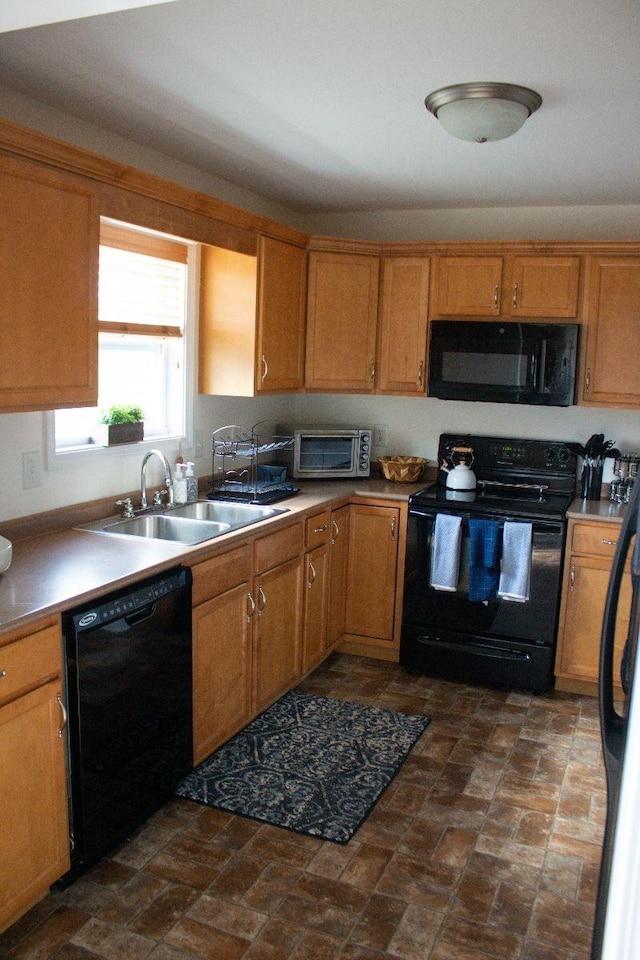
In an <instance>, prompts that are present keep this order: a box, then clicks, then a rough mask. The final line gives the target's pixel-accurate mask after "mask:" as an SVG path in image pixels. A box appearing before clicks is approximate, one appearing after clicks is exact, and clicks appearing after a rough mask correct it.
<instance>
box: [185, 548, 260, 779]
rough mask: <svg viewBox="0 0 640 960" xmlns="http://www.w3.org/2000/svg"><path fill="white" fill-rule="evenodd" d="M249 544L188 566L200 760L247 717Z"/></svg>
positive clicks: (196, 751) (249, 693)
mask: <svg viewBox="0 0 640 960" xmlns="http://www.w3.org/2000/svg"><path fill="white" fill-rule="evenodd" d="M251 572H252V570H251V546H250V545H249V544H246V545H244V546H242V547H238V548H237V549H234V550H229V551H228V552H227V553H223V554H221V555H220V556H217V557H213V558H212V559H211V560H206V561H204V562H203V563H199V564H198V565H197V566H195V567H194V568H193V603H194V608H193V625H192V629H193V754H194V762H195V763H196V764H198V763H201V762H202V761H203V760H204V759H205V758H206V757H208V756H209V755H210V754H211V753H213V751H214V750H215V749H216V748H217V747H219V746H220V744H222V743H224V742H225V740H228V739H229V737H231V736H233V734H234V733H237V731H238V730H240V729H241V728H242V727H244V726H245V725H246V724H247V723H248V722H249V720H250V719H251V717H252V702H251V696H252V683H251V678H252V672H251V659H252V658H251V633H250V623H251V621H250V612H251V606H250V600H249V590H250V585H251Z"/></svg>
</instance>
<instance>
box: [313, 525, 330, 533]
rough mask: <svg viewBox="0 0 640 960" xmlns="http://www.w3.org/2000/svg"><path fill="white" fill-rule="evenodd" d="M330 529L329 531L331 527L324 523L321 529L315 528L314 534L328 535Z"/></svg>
mask: <svg viewBox="0 0 640 960" xmlns="http://www.w3.org/2000/svg"><path fill="white" fill-rule="evenodd" d="M328 529H329V527H328V526H327V524H326V523H323V524H322V526H321V527H314V528H313V532H314V533H326V532H327V530H328Z"/></svg>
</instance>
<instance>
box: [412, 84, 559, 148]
mask: <svg viewBox="0 0 640 960" xmlns="http://www.w3.org/2000/svg"><path fill="white" fill-rule="evenodd" d="M541 103H542V97H541V96H540V94H539V93H536V92H535V90H530V89H529V88H528V87H519V86H517V84H513V83H456V84H454V85H453V86H451V87H440V89H439V90H434V91H433V93H430V94H429V95H428V96H427V97H426V98H425V101H424V104H425V107H426V108H427V110H428V111H429V112H430V113H432V114H433V115H434V117H436V118H437V119H438V120H439V121H440V123H441V124H442V126H443V127H444V128H445V130H446V131H447V133H450V134H452V136H454V137H458V139H459V140H472V141H475V143H488V142H491V141H492V140H504V139H505V137H510V136H511V135H512V134H514V133H516V132H517V131H518V130H519V129H520V127H521V126H522V124H523V123H524V122H525V120H526V119H527V117H530V116H531V114H532V113H534V111H535V110H537V109H538V107H539V106H540V105H541Z"/></svg>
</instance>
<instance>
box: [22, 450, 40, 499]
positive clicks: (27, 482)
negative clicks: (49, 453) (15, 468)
mask: <svg viewBox="0 0 640 960" xmlns="http://www.w3.org/2000/svg"><path fill="white" fill-rule="evenodd" d="M41 483H42V476H41V471H40V451H39V450H30V451H29V452H28V453H23V454H22V489H23V490H30V489H31V488H32V487H39V486H40V484H41Z"/></svg>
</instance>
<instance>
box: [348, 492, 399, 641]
mask: <svg viewBox="0 0 640 960" xmlns="http://www.w3.org/2000/svg"><path fill="white" fill-rule="evenodd" d="M405 538H406V506H404V507H401V506H400V504H399V505H398V506H393V507H391V506H382V505H374V504H367V503H363V504H359V503H358V504H352V505H351V509H350V514H349V559H348V572H347V599H346V622H345V636H344V640H345V641H346V642H347V643H349V644H350V645H353V644H355V645H356V647H353V646H351V647H347V649H351V650H353V652H362V651H358V650H357V645H358V644H362V643H364V644H365V645H368V646H371V647H377V648H378V652H377V654H375V653H373V651H372V653H371V655H373V656H376V655H378V656H383V657H384V656H387V657H388V658H389V659H397V651H398V649H399V643H400V621H401V611H402V590H401V584H402V575H403V569H404V567H403V564H404V547H405ZM401 566H402V569H401ZM342 648H343V649H344V646H343V647H342ZM384 648H387V649H386V653H383V652H382V650H383V649H384Z"/></svg>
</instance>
